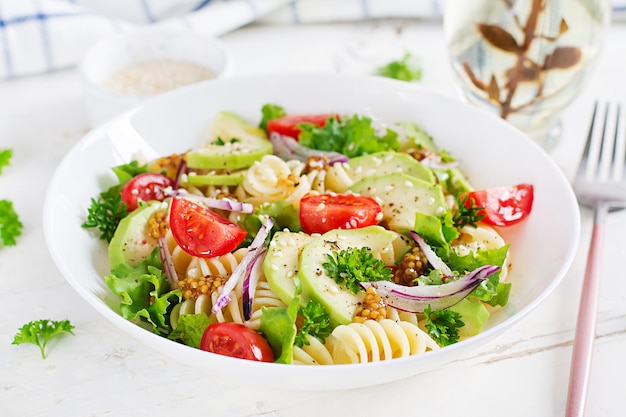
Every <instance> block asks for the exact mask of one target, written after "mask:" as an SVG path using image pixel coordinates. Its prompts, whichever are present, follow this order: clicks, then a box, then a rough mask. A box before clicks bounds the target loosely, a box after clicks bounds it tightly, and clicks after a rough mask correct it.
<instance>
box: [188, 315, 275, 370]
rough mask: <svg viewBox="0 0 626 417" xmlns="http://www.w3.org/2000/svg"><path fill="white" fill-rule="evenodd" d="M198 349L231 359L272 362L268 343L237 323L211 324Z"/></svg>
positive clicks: (272, 356) (272, 358)
mask: <svg viewBox="0 0 626 417" xmlns="http://www.w3.org/2000/svg"><path fill="white" fill-rule="evenodd" d="M200 349H202V350H204V351H207V352H212V353H217V354H218V355H224V356H230V357H232V358H239V359H248V360H252V361H260V362H273V361H274V353H273V352H272V348H271V347H270V345H269V343H267V341H266V340H265V339H264V338H263V336H261V335H260V334H258V333H257V332H255V331H254V330H252V329H249V328H248V327H246V326H244V325H243V324H239V323H231V322H224V323H212V324H210V325H209V327H207V328H206V330H205V331H204V333H203V334H202V339H201V340H200Z"/></svg>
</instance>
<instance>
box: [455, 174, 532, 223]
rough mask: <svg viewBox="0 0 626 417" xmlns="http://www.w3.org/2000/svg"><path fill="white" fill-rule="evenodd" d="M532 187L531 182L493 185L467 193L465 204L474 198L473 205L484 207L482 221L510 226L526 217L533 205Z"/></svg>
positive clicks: (467, 204) (468, 203)
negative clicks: (492, 186) (493, 186)
mask: <svg viewBox="0 0 626 417" xmlns="http://www.w3.org/2000/svg"><path fill="white" fill-rule="evenodd" d="M533 198H534V188H533V186H532V184H518V185H513V186H507V187H495V188H489V189H486V190H478V191H472V192H470V193H469V198H468V199H467V202H466V206H468V207H469V205H470V201H471V200H474V205H475V206H478V207H484V208H485V210H482V211H481V212H479V213H480V214H484V215H485V218H484V219H483V221H484V222H486V223H489V224H492V225H494V226H501V227H504V226H511V225H513V224H515V223H518V222H520V221H522V220H524V219H525V218H526V216H528V214H529V213H530V211H531V210H532V206H533Z"/></svg>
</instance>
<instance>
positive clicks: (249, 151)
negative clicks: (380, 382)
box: [82, 104, 533, 365]
mask: <svg viewBox="0 0 626 417" xmlns="http://www.w3.org/2000/svg"><path fill="white" fill-rule="evenodd" d="M113 171H114V172H115V174H116V176H117V178H118V180H119V183H118V184H115V185H113V186H111V187H110V188H108V189H107V190H105V191H103V192H102V193H101V194H100V195H98V196H97V197H94V198H93V199H92V201H91V206H90V207H89V208H88V213H87V218H86V220H85V221H84V223H83V225H82V226H83V227H85V228H97V229H98V231H99V233H100V237H101V238H102V239H104V240H106V241H107V242H108V255H109V261H110V267H111V268H110V274H109V275H107V276H106V277H105V278H104V279H105V281H106V284H107V286H108V287H109V288H110V290H111V291H112V292H113V293H114V294H116V295H117V296H119V298H120V305H119V312H120V314H121V315H122V316H123V317H124V318H126V319H128V320H131V321H133V322H136V323H137V324H139V325H141V326H144V327H146V328H147V329H149V330H151V331H153V332H155V333H157V334H159V335H161V336H163V337H167V338H169V339H171V340H172V341H173V342H176V343H183V344H186V345H189V346H192V347H194V348H199V349H202V350H205V351H208V352H212V353H217V354H222V355H227V356H232V357H236V358H241V359H248V360H257V361H266V362H277V363H286V364H309V365H325V364H344V363H365V362H373V361H378V360H387V359H392V358H398V357H404V356H409V355H416V354H421V353H424V352H427V351H430V350H435V349H439V348H442V347H445V346H447V345H450V344H453V343H457V342H458V341H460V340H463V339H464V338H467V337H471V336H474V335H476V334H478V333H480V332H481V331H482V330H483V328H484V326H485V324H486V322H487V320H488V318H489V316H490V315H491V314H492V312H493V310H494V309H497V308H500V307H501V306H504V305H505V304H506V303H507V301H508V297H509V294H510V291H511V287H512V284H511V283H510V282H507V279H506V278H507V273H508V271H509V270H510V268H511V259H510V257H509V244H508V243H507V242H505V240H504V239H503V238H502V236H501V235H500V233H499V231H498V230H499V228H502V227H508V226H510V225H513V224H516V223H518V222H520V221H523V220H524V219H525V218H526V217H527V216H528V215H529V214H530V212H531V209H532V202H533V186H532V184H514V185H510V184H507V185H503V186H501V187H496V188H490V189H483V190H476V189H474V187H473V186H472V185H471V183H470V182H469V181H468V179H467V178H466V177H465V176H464V175H463V173H462V172H461V170H460V167H459V164H458V161H457V160H455V159H454V158H453V157H452V156H451V155H450V154H448V153H447V152H446V151H445V150H441V149H439V148H438V147H437V146H436V143H435V142H434V141H433V139H432V138H431V137H430V136H429V135H428V134H427V133H426V132H425V131H424V130H422V129H421V128H420V127H419V126H417V125H416V124H414V123H393V124H390V125H389V126H385V125H382V124H380V123H379V122H374V121H373V120H372V118H370V117H367V116H362V115H346V114H334V113H324V114H306V115H299V114H298V115H294V114H288V113H287V112H286V111H285V109H283V108H282V107H281V106H280V105H277V104H266V105H264V106H263V108H262V109H261V121H260V122H259V123H254V124H253V123H251V122H250V121H247V120H244V119H243V118H241V117H239V116H238V115H237V114H235V113H232V112H228V111H223V112H220V113H218V114H217V115H216V116H215V119H214V120H213V124H212V130H211V133H210V137H209V139H208V140H207V141H206V143H204V144H202V145H201V146H198V147H197V148H195V149H191V150H187V151H185V152H183V153H181V154H173V155H166V156H163V157H160V158H158V159H156V160H151V161H140V160H134V161H131V162H129V163H128V164H125V165H121V166H117V167H114V168H113Z"/></svg>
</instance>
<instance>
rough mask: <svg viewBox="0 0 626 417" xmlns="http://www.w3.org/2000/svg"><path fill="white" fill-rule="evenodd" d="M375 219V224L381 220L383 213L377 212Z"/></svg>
mask: <svg viewBox="0 0 626 417" xmlns="http://www.w3.org/2000/svg"><path fill="white" fill-rule="evenodd" d="M375 219H376V221H377V222H379V221H381V220H382V219H383V212H382V211H381V212H379V213H378V214H377V215H376V218H375Z"/></svg>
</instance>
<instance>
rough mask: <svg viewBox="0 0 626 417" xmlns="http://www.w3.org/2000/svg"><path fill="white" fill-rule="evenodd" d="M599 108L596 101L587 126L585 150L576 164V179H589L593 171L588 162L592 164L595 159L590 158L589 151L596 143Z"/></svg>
mask: <svg viewBox="0 0 626 417" xmlns="http://www.w3.org/2000/svg"><path fill="white" fill-rule="evenodd" d="M599 106H600V104H599V103H598V102H597V101H596V102H595V103H594V106H593V114H592V116H591V125H590V126H589V132H588V133H587V141H586V143H585V149H584V150H583V154H582V156H581V157H580V162H579V164H578V173H577V176H578V177H585V178H587V179H588V178H590V177H591V173H592V172H593V170H594V169H595V167H593V166H591V167H590V162H591V163H592V164H591V165H594V164H593V161H595V160H596V158H591V151H592V147H593V146H592V144H593V143H597V139H596V138H597V135H598V131H600V130H601V129H600V127H599V124H600V116H599V114H598V112H599V110H600V109H599Z"/></svg>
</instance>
